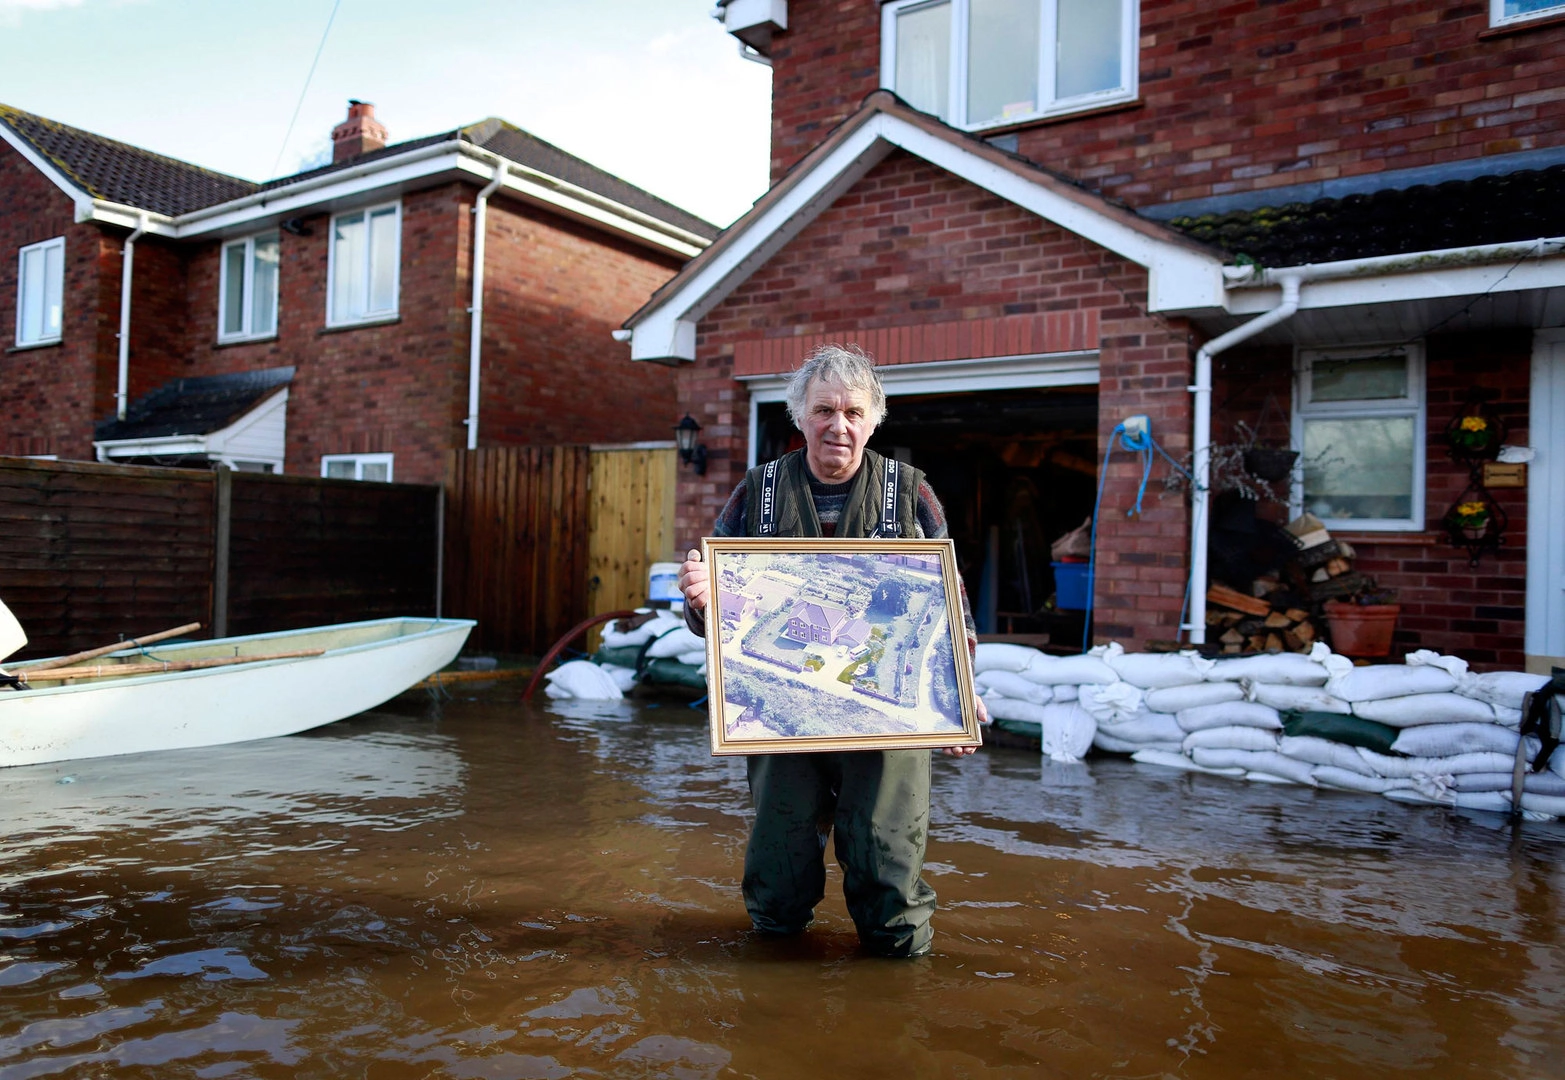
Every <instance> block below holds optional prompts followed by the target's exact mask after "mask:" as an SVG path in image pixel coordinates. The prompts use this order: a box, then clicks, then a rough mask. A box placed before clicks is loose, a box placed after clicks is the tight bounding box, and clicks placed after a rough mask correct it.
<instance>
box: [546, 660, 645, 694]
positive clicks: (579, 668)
mask: <svg viewBox="0 0 1565 1080" xmlns="http://www.w3.org/2000/svg"><path fill="white" fill-rule="evenodd" d="M543 680H544V687H543V692H544V693H545V694H547V695H548V696H549V697H551V698H579V699H581V700H583V701H615V700H618V699H619V698H622V697H624V696H625V695H624V693H623V692H622V691H621V690H620V688H619V685H618V684H617V683H615V681H614V677H613V676H612V675H610V674H609V673H608V672H606V671H604V670H603V669H602V668H601V667H599V666H598V665H597V664H594V663H593V662H592V661H591V660H572V661H570V662H568V663H564V664H561V665H560V666H559V667H557V668H555V669H554V670H553V671H551V672H549V673H548V674H547V675H545V676H544V677H543Z"/></svg>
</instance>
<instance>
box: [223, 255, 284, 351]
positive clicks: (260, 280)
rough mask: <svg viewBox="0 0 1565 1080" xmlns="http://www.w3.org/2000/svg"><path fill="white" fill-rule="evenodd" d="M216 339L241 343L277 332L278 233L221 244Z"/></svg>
mask: <svg viewBox="0 0 1565 1080" xmlns="http://www.w3.org/2000/svg"><path fill="white" fill-rule="evenodd" d="M222 260H223V261H222V271H221V274H220V280H219V282H218V300H217V306H218V311H219V312H220V313H221V314H220V315H219V317H218V324H217V339H218V340H219V341H243V340H245V339H247V338H261V337H271V336H272V335H274V334H276V333H277V234H276V233H267V234H264V235H262V236H248V237H246V238H245V239H243V240H231V241H229V242H228V243H226V244H224V245H223V253H222Z"/></svg>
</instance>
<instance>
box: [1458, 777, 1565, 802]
mask: <svg viewBox="0 0 1565 1080" xmlns="http://www.w3.org/2000/svg"><path fill="white" fill-rule="evenodd" d="M1511 780H1512V774H1510V773H1508V772H1478V773H1462V774H1461V775H1459V776H1456V777H1453V778H1452V783H1451V787H1452V789H1453V790H1455V791H1503V792H1505V793H1506V794H1510V791H1511ZM1522 790H1523V791H1524V792H1531V793H1532V794H1534V795H1555V796H1562V797H1565V776H1555V775H1554V774H1553V773H1551V772H1540V773H1535V772H1530V773H1524V774H1523V775H1522Z"/></svg>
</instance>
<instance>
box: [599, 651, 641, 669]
mask: <svg viewBox="0 0 1565 1080" xmlns="http://www.w3.org/2000/svg"><path fill="white" fill-rule="evenodd" d="M592 662H593V663H595V664H600V665H602V666H605V667H607V666H610V665H612V666H614V667H625V668H631V669H632V670H634V669H635V667H636V665H637V664H639V663H640V662H641V646H639V645H620V646H617V647H611V646H607V645H605V646H604V647H603V648H601V649H599V650H598V651H597V652H595V653H593V654H592Z"/></svg>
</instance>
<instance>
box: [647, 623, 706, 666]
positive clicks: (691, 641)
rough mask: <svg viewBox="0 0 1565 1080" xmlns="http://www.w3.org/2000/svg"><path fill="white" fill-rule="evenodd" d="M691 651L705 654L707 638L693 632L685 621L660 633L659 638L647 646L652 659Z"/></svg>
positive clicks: (667, 657)
mask: <svg viewBox="0 0 1565 1080" xmlns="http://www.w3.org/2000/svg"><path fill="white" fill-rule="evenodd" d="M690 652H699V653H701V655H702V656H705V655H706V639H705V638H703V637H701V636H700V635H698V634H693V633H691V632H690V630H689V629H688V628H687V627H686V626H685V625H684V624H683V623H681V624H680V625H678V626H675V627H674V628H673V629H672V630H668V631H665V632H664V633H662V634H660V635H658V639H657V640H656V641H654V642H653V643H652V644H651V645H648V646H647V657H648V659H651V660H664V659H669V658H672V657H675V656H679V655H681V654H682V653H690Z"/></svg>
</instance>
